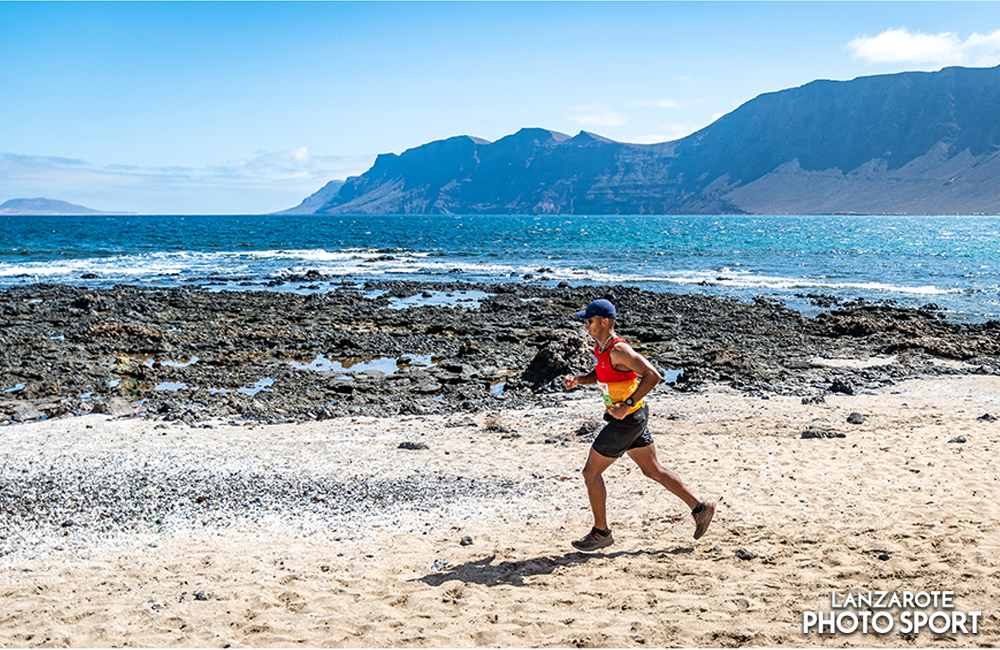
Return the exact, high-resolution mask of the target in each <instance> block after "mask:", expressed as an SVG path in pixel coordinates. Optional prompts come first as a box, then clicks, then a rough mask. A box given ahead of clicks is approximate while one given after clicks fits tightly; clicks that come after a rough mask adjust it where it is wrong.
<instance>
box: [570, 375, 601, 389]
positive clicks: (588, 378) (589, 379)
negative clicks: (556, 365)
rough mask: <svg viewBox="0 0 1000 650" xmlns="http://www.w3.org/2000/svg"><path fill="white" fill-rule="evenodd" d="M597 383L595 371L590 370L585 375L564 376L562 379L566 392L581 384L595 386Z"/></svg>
mask: <svg viewBox="0 0 1000 650" xmlns="http://www.w3.org/2000/svg"><path fill="white" fill-rule="evenodd" d="M596 383H597V370H591V371H590V372H588V373H587V374H585V375H577V376H575V377H574V376H573V375H566V376H565V377H563V384H564V385H565V386H566V390H572V389H574V388H576V387H577V386H580V385H581V384H584V385H585V384H596Z"/></svg>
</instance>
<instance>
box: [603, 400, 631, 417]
mask: <svg viewBox="0 0 1000 650" xmlns="http://www.w3.org/2000/svg"><path fill="white" fill-rule="evenodd" d="M630 408H632V407H631V406H629V405H628V404H626V403H625V402H618V403H617V404H612V405H611V408H609V409H608V413H610V414H611V417H613V418H614V419H616V420H621V419H622V418H624V417H625V416H626V415H628V411H629V409H630Z"/></svg>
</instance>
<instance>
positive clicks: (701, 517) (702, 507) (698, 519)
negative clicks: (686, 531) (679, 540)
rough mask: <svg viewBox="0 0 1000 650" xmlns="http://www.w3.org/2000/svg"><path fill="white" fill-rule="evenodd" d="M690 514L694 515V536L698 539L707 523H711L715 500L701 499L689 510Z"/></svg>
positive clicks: (705, 528)
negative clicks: (696, 505)
mask: <svg viewBox="0 0 1000 650" xmlns="http://www.w3.org/2000/svg"><path fill="white" fill-rule="evenodd" d="M691 516H692V517H694V538H695V539H698V538H699V537H701V536H702V535H704V534H705V531H706V530H708V525H709V524H710V523H712V517H713V516H715V502H714V501H713V502H712V503H709V502H708V501H702V502H701V503H699V504H698V507H697V508H695V509H694V510H692V511H691Z"/></svg>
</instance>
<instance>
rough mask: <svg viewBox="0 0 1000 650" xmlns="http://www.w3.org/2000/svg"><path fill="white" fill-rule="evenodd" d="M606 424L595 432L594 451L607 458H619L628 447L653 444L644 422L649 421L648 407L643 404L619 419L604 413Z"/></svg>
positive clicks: (633, 447) (636, 447) (634, 447)
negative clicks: (597, 432) (599, 430)
mask: <svg viewBox="0 0 1000 650" xmlns="http://www.w3.org/2000/svg"><path fill="white" fill-rule="evenodd" d="M604 420H605V421H606V422H607V424H605V425H604V428H603V429H601V432H600V433H599V434H597V438H596V439H595V440H594V446H593V448H594V451H596V452H597V453H599V454H600V455H602V456H605V457H607V458H621V456H622V454H624V453H625V452H626V451H628V450H629V449H638V448H640V447H648V446H649V445H651V444H653V436H651V435H650V434H649V429H648V428H647V427H646V424H647V423H648V422H649V407H648V406H645V405H643V407H642V408H640V409H639V410H638V411H636V412H635V413H630V414H628V415H626V416H625V417H624V418H622V419H621V420H616V419H614V418H613V417H611V414H610V413H605V414H604Z"/></svg>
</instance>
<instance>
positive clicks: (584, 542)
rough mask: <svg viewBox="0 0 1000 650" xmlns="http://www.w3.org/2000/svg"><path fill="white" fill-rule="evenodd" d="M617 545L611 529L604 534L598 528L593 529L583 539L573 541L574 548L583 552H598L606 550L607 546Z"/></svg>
mask: <svg viewBox="0 0 1000 650" xmlns="http://www.w3.org/2000/svg"><path fill="white" fill-rule="evenodd" d="M614 543H615V538H614V537H612V536H611V529H610V528H609V529H608V532H606V533H602V532H600V531H599V530H597V529H596V528H591V529H590V532H589V533H587V536H586V537H584V538H583V539H577V540H573V547H574V548H576V549H579V550H581V551H588V552H589V551H596V550H597V549H599V548H604V547H605V546H611V545H612V544H614Z"/></svg>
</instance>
